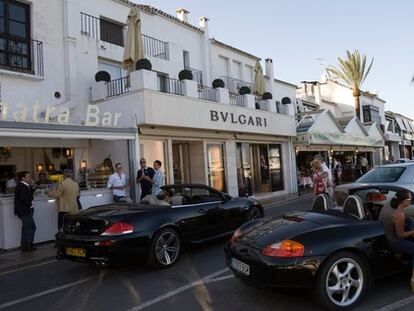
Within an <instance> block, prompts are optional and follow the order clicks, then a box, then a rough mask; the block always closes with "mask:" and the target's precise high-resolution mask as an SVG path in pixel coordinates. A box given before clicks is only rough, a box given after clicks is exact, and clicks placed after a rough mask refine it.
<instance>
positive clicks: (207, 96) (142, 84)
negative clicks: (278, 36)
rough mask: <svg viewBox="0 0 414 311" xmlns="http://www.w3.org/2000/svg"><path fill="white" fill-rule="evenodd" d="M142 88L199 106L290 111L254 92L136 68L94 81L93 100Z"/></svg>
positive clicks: (279, 111)
mask: <svg viewBox="0 0 414 311" xmlns="http://www.w3.org/2000/svg"><path fill="white" fill-rule="evenodd" d="M143 91H147V93H148V92H150V93H164V94H166V95H168V94H173V95H178V96H174V97H172V96H170V99H171V100H173V101H175V100H179V98H181V100H186V101H193V103H194V105H196V106H200V105H203V104H204V105H205V106H207V107H209V106H211V105H217V104H218V105H221V106H227V107H229V109H236V110H239V108H243V109H241V110H240V111H250V113H253V111H257V113H265V114H268V113H271V114H273V115H287V116H289V115H290V112H289V109H288V107H287V105H282V104H281V103H279V102H276V101H274V100H273V99H268V100H260V101H257V98H256V97H255V96H253V95H251V94H244V95H240V94H238V93H232V92H229V90H228V89H226V88H215V89H214V88H211V87H208V86H203V85H199V84H198V83H197V81H194V80H182V81H180V80H178V79H174V78H170V77H168V76H164V75H157V73H156V72H154V71H150V70H138V71H133V72H131V75H130V76H128V77H122V78H119V79H116V80H112V81H109V82H104V81H101V82H94V83H93V84H92V87H91V101H92V102H95V103H96V102H104V101H108V100H110V101H112V100H113V99H114V98H116V97H117V96H118V97H122V96H120V95H124V94H128V93H129V94H130V96H132V97H133V96H135V95H134V94H135V93H141V92H143ZM164 96H165V95H164ZM164 98H165V97H164ZM173 98H175V99H173ZM124 100H126V99H122V100H121V99H120V101H124ZM256 101H257V102H256ZM230 107H231V108H230ZM174 109H175V108H174Z"/></svg>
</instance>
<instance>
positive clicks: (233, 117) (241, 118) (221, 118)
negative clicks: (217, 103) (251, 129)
mask: <svg viewBox="0 0 414 311" xmlns="http://www.w3.org/2000/svg"><path fill="white" fill-rule="evenodd" d="M210 120H211V121H213V122H223V123H231V124H240V125H249V126H256V127H267V118H265V117H252V116H249V115H246V114H244V113H234V112H226V111H217V110H210Z"/></svg>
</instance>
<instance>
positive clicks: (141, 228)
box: [56, 184, 263, 268]
mask: <svg viewBox="0 0 414 311" xmlns="http://www.w3.org/2000/svg"><path fill="white" fill-rule="evenodd" d="M163 189H164V190H166V191H168V192H169V193H170V195H171V196H172V197H171V205H149V204H127V203H123V204H109V205H103V206H97V207H92V208H89V209H87V210H85V211H81V212H79V213H78V214H68V215H65V218H64V225H63V230H62V231H60V232H58V233H57V234H56V243H57V247H58V255H57V256H58V258H67V259H70V260H74V261H79V262H95V263H96V264H97V265H98V266H105V265H107V264H109V263H110V262H111V260H112V259H115V258H116V257H120V258H126V257H128V256H129V255H134V254H140V255H142V256H145V258H146V260H147V263H148V264H149V265H151V266H153V267H159V268H168V267H170V266H171V265H173V264H174V263H175V262H176V261H177V259H178V257H179V255H180V253H181V251H182V247H183V245H184V244H186V243H202V242H204V241H207V240H212V239H216V238H219V237H223V236H226V235H231V234H232V233H233V232H234V231H235V230H236V229H237V228H238V227H239V226H240V225H242V224H243V223H244V222H246V221H249V220H252V219H255V218H259V217H262V216H263V208H262V206H260V205H259V204H258V203H257V202H256V201H255V200H252V199H248V198H232V197H231V196H229V195H227V194H225V193H222V192H219V191H217V190H215V189H213V188H210V187H207V186H204V185H197V184H185V185H170V186H165V187H163Z"/></svg>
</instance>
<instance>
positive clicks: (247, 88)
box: [239, 86, 251, 95]
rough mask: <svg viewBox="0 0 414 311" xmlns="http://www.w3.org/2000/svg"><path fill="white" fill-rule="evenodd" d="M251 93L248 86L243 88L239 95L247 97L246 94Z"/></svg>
mask: <svg viewBox="0 0 414 311" xmlns="http://www.w3.org/2000/svg"><path fill="white" fill-rule="evenodd" d="M250 93H251V90H250V88H249V87H248V86H242V87H241V88H240V89H239V94H240V95H245V94H250Z"/></svg>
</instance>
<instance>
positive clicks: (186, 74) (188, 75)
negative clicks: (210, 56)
mask: <svg viewBox="0 0 414 311" xmlns="http://www.w3.org/2000/svg"><path fill="white" fill-rule="evenodd" d="M178 79H180V81H182V80H193V73H192V72H191V70H188V69H183V70H181V71H180V73H179V74H178Z"/></svg>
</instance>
